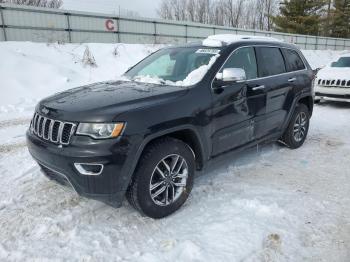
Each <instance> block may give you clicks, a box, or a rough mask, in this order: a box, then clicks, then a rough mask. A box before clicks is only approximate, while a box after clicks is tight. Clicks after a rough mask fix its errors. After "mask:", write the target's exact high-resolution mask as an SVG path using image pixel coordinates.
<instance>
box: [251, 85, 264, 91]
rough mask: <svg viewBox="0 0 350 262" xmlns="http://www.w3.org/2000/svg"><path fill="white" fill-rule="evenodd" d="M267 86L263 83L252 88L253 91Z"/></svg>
mask: <svg viewBox="0 0 350 262" xmlns="http://www.w3.org/2000/svg"><path fill="white" fill-rule="evenodd" d="M264 88H265V86H264V85H261V86H255V87H253V88H252V90H253V91H256V90H261V89H264Z"/></svg>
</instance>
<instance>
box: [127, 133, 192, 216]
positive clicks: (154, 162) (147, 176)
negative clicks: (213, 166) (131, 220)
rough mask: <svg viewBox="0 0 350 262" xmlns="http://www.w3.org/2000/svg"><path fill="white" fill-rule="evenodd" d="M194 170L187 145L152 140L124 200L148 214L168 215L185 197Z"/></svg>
mask: <svg viewBox="0 0 350 262" xmlns="http://www.w3.org/2000/svg"><path fill="white" fill-rule="evenodd" d="M194 170H195V160H194V156H193V153H192V151H191V149H190V148H189V146H188V145H187V144H185V143H184V142H182V141H181V140H177V139H173V138H163V139H160V140H158V141H155V142H153V143H152V144H151V145H150V146H148V147H147V148H146V149H145V152H144V153H143V155H142V156H141V159H140V162H139V164H138V167H137V169H136V172H135V174H134V177H133V180H132V183H131V185H130V186H129V189H128V191H127V199H128V201H129V203H130V204H131V205H132V206H134V207H135V208H136V209H138V210H139V211H140V212H141V213H143V214H145V215H147V216H149V217H152V218H162V217H165V216H168V215H170V214H172V213H173V212H175V211H176V210H178V209H179V208H180V207H181V206H182V205H183V204H184V203H185V201H186V200H187V198H188V196H189V194H190V192H191V190H192V186H193V176H194Z"/></svg>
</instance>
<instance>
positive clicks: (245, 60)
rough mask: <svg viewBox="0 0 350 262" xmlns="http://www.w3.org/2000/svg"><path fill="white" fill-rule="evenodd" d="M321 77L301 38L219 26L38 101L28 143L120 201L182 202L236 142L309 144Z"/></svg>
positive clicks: (153, 213) (56, 170)
mask: <svg viewBox="0 0 350 262" xmlns="http://www.w3.org/2000/svg"><path fill="white" fill-rule="evenodd" d="M313 79H314V74H313V71H312V70H311V68H310V66H309V64H308V63H307V61H306V59H305V58H304V56H303V55H302V53H301V52H300V51H299V49H298V48H297V47H296V46H295V45H291V44H287V43H283V42H280V41H277V40H274V39H270V38H262V37H261V38H260V37H248V36H232V35H216V36H211V37H209V38H207V39H206V40H204V41H203V42H200V43H196V44H187V45H184V46H178V47H167V48H164V49H161V50H159V51H157V52H155V53H153V54H151V55H150V56H148V57H146V58H145V59H144V60H142V61H141V62H139V63H138V64H136V65H135V66H133V67H132V68H130V69H129V70H128V71H127V72H126V73H125V75H124V80H121V81H109V82H102V83H96V84H92V85H88V86H83V87H78V88H75V89H71V90H68V91H65V92H62V93H59V94H56V95H53V96H51V97H48V98H46V99H43V100H42V101H41V102H39V104H38V105H37V107H36V110H35V114H34V117H33V119H32V122H31V125H30V128H29V130H28V131H27V145H28V148H29V151H30V153H31V155H32V156H33V158H34V159H35V160H36V161H37V162H38V164H39V165H40V167H41V168H42V170H43V172H44V174H45V175H46V176H48V177H49V178H51V179H54V180H56V181H58V182H60V183H63V184H68V185H70V186H71V187H73V188H74V189H75V191H76V192H77V193H78V194H79V195H82V196H85V197H89V198H93V199H98V200H101V201H103V202H105V203H107V204H109V205H112V206H114V207H119V206H120V205H121V204H122V201H123V199H124V196H126V198H127V199H128V201H129V202H130V203H131V205H132V206H134V207H135V208H136V209H137V210H139V211H140V212H141V213H143V214H145V215H146V216H149V217H152V218H162V217H165V216H167V215H169V214H171V213H173V212H174V211H176V210H177V209H179V208H180V207H181V206H182V205H183V204H184V203H185V201H186V199H187V198H188V196H189V194H190V192H191V189H192V187H193V182H194V180H193V178H194V173H195V171H196V170H201V169H203V168H204V167H205V165H206V164H207V163H208V161H209V160H210V159H215V158H216V157H217V156H219V155H221V154H224V153H226V152H229V151H232V150H241V149H244V148H248V147H252V146H254V145H257V144H259V143H265V142H270V141H277V140H280V141H281V142H283V143H284V144H285V145H286V146H288V147H289V148H292V149H294V148H298V147H300V146H301V145H302V144H303V143H304V141H305V139H306V136H307V133H308V129H309V120H310V117H311V115H312V111H313V94H312V93H313V90H312V82H313Z"/></svg>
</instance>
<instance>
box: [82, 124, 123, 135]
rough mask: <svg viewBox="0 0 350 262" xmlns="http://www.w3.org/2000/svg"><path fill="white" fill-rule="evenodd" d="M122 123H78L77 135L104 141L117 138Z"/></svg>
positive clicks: (120, 131)
mask: <svg viewBox="0 0 350 262" xmlns="http://www.w3.org/2000/svg"><path fill="white" fill-rule="evenodd" d="M124 125H125V124H124V123H108V124H107V123H103V124H102V123H101V124H100V123H80V124H79V126H78V129H77V135H84V136H90V137H92V138H95V139H105V138H111V137H117V136H119V135H120V134H121V133H122V131H123V129H124Z"/></svg>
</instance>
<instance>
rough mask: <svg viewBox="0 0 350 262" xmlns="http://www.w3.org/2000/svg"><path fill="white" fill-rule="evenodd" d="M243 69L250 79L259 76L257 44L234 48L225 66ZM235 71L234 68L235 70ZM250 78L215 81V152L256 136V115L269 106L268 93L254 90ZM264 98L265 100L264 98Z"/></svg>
mask: <svg viewBox="0 0 350 262" xmlns="http://www.w3.org/2000/svg"><path fill="white" fill-rule="evenodd" d="M233 68H234V69H237V68H238V69H243V70H244V72H245V75H246V80H251V79H256V78H257V75H258V70H257V63H256V57H255V50H254V47H243V48H239V49H237V50H236V51H234V52H233V53H232V54H231V55H230V57H229V58H228V60H227V61H226V62H225V64H224V65H223V67H222V68H221V69H220V71H219V73H221V74H222V73H223V71H224V70H225V69H229V70H231V71H232V69H233ZM233 71H234V70H233ZM250 88H251V87H250V86H248V85H247V81H229V82H225V81H220V80H214V81H213V107H212V126H213V127H212V155H213V156H215V155H218V154H220V153H223V152H225V151H228V150H231V149H234V148H237V147H240V146H242V145H244V144H247V143H249V142H250V141H252V140H253V138H254V117H255V115H256V112H261V110H263V109H262V108H261V107H264V106H265V101H264V96H261V95H257V94H256V93H254V92H251V90H250ZM260 100H261V101H260Z"/></svg>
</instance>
